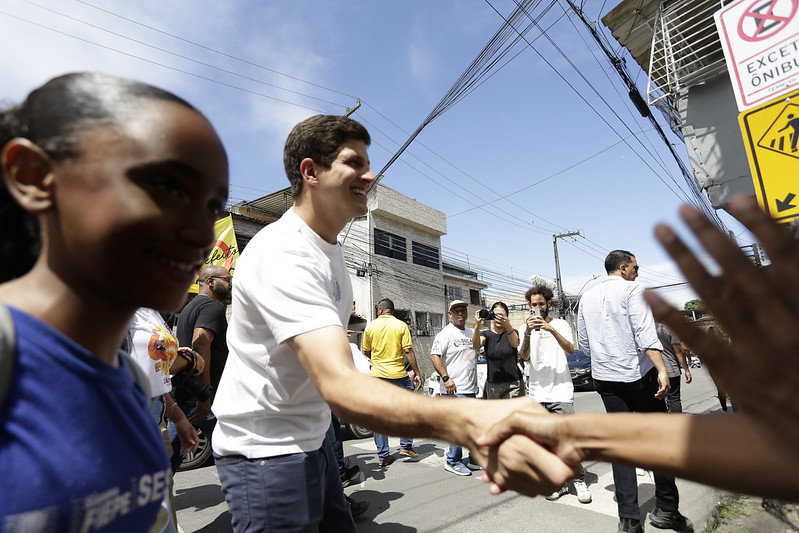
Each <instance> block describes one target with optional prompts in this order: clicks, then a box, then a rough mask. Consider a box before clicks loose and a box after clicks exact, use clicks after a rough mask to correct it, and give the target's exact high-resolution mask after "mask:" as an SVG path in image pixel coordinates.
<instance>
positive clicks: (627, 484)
mask: <svg viewBox="0 0 799 533" xmlns="http://www.w3.org/2000/svg"><path fill="white" fill-rule="evenodd" d="M605 271H606V272H607V273H608V277H607V278H605V279H604V280H603V281H602V283H600V284H599V285H598V286H596V287H594V288H593V289H591V290H590V291H588V292H587V293H586V294H585V295H584V296H583V297H582V299H581V300H580V310H579V313H578V316H577V335H578V339H579V341H580V347H581V348H582V349H583V350H584V351H585V353H586V354H588V355H589V356H590V357H591V370H592V374H593V378H594V383H595V384H596V390H597V392H598V393H599V394H600V396H601V397H602V403H604V405H605V410H606V411H607V412H608V413H614V412H666V402H665V401H664V398H665V397H666V394H667V393H668V391H669V375H668V372H667V370H666V365H665V364H664V363H663V357H662V355H661V351H662V349H663V346H662V345H661V343H660V340H658V336H657V331H656V329H655V321H654V319H653V317H652V312H651V311H650V309H649V306H647V305H646V303H645V302H644V298H643V293H644V288H643V286H641V285H639V284H638V283H636V282H635V278H637V277H638V262H637V261H636V259H635V256H634V255H633V254H631V253H630V252H627V251H624V250H614V251H612V252H610V254H608V256H607V258H605ZM613 482H614V485H615V490H616V501H617V503H618V507H619V519H620V522H619V532H633V533H638V532H643V526H642V524H641V511H640V509H639V507H638V482H637V481H636V476H635V469H634V468H630V467H627V466H618V465H615V464H614V465H613ZM655 499H656V508H655V510H654V512H653V513H652V516H651V517H650V523H651V524H652V525H653V526H655V527H659V528H663V527H665V528H668V529H674V530H676V531H693V526H692V525H691V521H690V520H688V519H687V518H685V517H684V516H683V515H681V514H680V512H679V511H678V506H679V494H678V492H677V485H676V484H675V482H674V478H672V477H667V476H662V475H660V474H655Z"/></svg>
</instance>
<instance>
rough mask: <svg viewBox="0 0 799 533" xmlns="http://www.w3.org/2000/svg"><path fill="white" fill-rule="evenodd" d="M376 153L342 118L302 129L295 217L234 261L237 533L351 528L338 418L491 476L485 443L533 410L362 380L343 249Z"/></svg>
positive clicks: (225, 422) (224, 438) (292, 143)
mask: <svg viewBox="0 0 799 533" xmlns="http://www.w3.org/2000/svg"><path fill="white" fill-rule="evenodd" d="M369 142H370V138H369V133H368V132H367V131H366V129H365V128H364V127H363V126H362V125H360V124H359V123H357V122H355V121H354V120H352V119H349V118H347V117H342V116H334V115H318V116H314V117H311V118H309V119H307V120H305V121H303V122H301V123H299V124H297V125H296V126H295V127H294V129H293V130H292V131H291V133H290V134H289V137H288V139H287V140H286V146H285V149H284V154H283V160H284V165H285V168H286V174H287V176H288V178H289V181H290V182H291V191H292V196H293V197H294V206H293V207H292V208H291V209H290V210H289V211H287V212H286V213H285V214H284V215H283V216H282V217H281V218H280V219H279V220H278V221H277V222H274V223H272V224H270V225H269V226H267V227H265V228H264V229H262V230H261V231H260V232H258V234H257V235H255V237H254V238H253V239H252V240H251V241H250V242H249V244H248V245H247V247H246V248H245V249H244V251H243V252H242V254H241V256H240V257H239V259H238V261H237V264H236V283H235V284H234V286H233V303H232V315H231V318H230V323H229V326H228V331H227V340H228V346H229V349H230V351H229V355H228V359H227V362H226V365H225V370H224V372H223V374H222V378H221V380H220V383H219V388H218V390H217V393H216V396H215V398H214V404H213V412H214V414H215V415H216V417H217V420H218V422H217V425H216V429H215V430H214V433H213V439H212V440H213V449H214V455H215V458H216V467H217V471H218V473H219V479H220V481H221V483H222V489H223V491H224V492H225V499H226V501H227V504H228V508H229V509H230V513H231V518H232V522H233V530H234V531H235V532H236V533H240V532H243V531H248V532H250V531H288V530H292V531H295V530H298V531H299V530H301V531H317V530H326V531H341V532H347V531H355V530H356V528H355V523H354V522H353V520H352V517H351V516H350V512H349V509H348V506H347V503H346V502H345V500H344V493H343V489H342V486H341V479H340V477H339V473H338V468H337V466H336V461H335V458H334V456H333V451H332V448H331V446H330V443H329V442H328V441H326V440H325V434H326V432H327V428H328V426H329V424H330V408H332V409H333V411H334V412H335V413H336V414H337V415H338V416H339V417H341V418H342V419H344V420H346V421H348V422H351V423H355V424H358V425H362V426H366V427H369V428H371V429H372V430H374V431H377V432H379V433H383V434H386V435H397V436H400V435H403V436H406V437H431V438H438V439H446V440H448V441H451V442H456V443H459V444H462V445H467V446H469V447H470V448H471V449H472V452H473V454H475V456H476V458H477V460H478V461H480V462H481V463H482V464H487V463H488V449H487V448H481V447H478V446H477V445H476V441H477V439H478V438H479V437H480V436H482V434H483V433H485V432H486V431H487V430H488V428H489V427H491V425H493V424H494V423H495V422H498V421H499V420H501V419H502V418H504V417H505V416H507V415H508V414H510V413H511V412H513V411H515V410H516V409H519V408H522V407H524V406H527V407H534V403H533V402H532V400H529V399H528V400H526V401H524V400H523V399H516V400H513V401H511V400H508V401H503V402H499V401H497V402H491V405H488V402H480V401H478V400H462V401H460V402H453V403H457V404H460V405H452V404H451V403H449V402H442V401H436V400H434V399H430V398H425V397H424V396H422V395H420V394H414V393H412V392H410V391H408V390H405V389H403V388H401V387H395V386H392V385H390V384H388V383H385V382H384V381H382V380H379V379H374V378H372V377H370V376H365V375H363V374H361V373H360V372H358V371H357V370H356V369H355V366H354V364H353V362H352V353H351V351H350V346H349V342H348V339H347V334H346V327H347V324H348V322H349V317H350V312H351V310H352V302H353V299H352V297H353V292H352V283H351V281H350V272H349V271H348V269H347V265H346V263H345V261H344V256H343V254H342V252H341V245H340V244H339V243H338V241H337V237H338V235H339V233H340V232H341V231H342V230H343V229H344V228H345V227H346V225H347V223H349V221H350V220H351V219H352V218H354V217H357V216H362V215H364V214H366V212H367V191H368V190H369V187H370V186H371V185H372V183H373V182H374V179H375V178H374V175H373V174H372V170H371V168H370V165H369V156H368V154H367V151H366V147H367V145H368V144H369ZM328 404H329V405H328ZM519 438H522V437H519ZM536 447H537V449H539V450H540V452H541V454H543V456H544V457H545V458H546V463H547V474H549V472H550V471H554V472H556V474H555V477H556V479H557V478H560V477H562V480H563V481H565V480H566V479H568V477H569V476H570V474H571V473H572V469H571V468H570V467H568V466H567V465H566V464H564V463H563V462H561V461H560V460H559V459H558V458H557V457H556V456H555V455H553V454H551V453H550V452H548V451H547V450H546V449H544V448H543V447H540V446H537V445H536ZM513 453H514V457H513V460H516V459H518V460H519V461H521V460H523V457H522V455H521V453H520V452H519V453H517V452H513ZM508 460H511V459H508ZM504 466H505V465H503V464H501V463H499V462H493V463H492V465H491V469H490V471H489V473H491V474H493V475H494V476H500V477H505V475H506V474H505V472H503V471H501V470H500V469H501V468H504ZM507 475H508V476H509V479H511V480H512V482H513V483H515V484H516V486H517V487H519V488H520V489H524V490H527V489H528V488H529V487H534V489H533V490H535V491H539V492H543V491H545V490H546V488H549V490H551V489H552V488H553V486H552V484H551V481H550V482H539V481H537V480H536V478H535V477H532V476H523V475H521V474H519V475H518V476H513V475H510V474H507ZM550 480H551V478H550ZM252 494H257V495H258V497H256V498H253V497H252Z"/></svg>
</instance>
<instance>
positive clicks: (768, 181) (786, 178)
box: [738, 91, 799, 222]
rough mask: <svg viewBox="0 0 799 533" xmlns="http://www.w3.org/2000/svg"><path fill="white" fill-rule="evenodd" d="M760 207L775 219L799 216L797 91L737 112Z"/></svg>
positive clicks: (798, 99) (798, 104)
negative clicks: (739, 112)
mask: <svg viewBox="0 0 799 533" xmlns="http://www.w3.org/2000/svg"><path fill="white" fill-rule="evenodd" d="M738 122H739V123H740V125H741V133H742V134H743V139H744V145H745V146H746V153H747V155H748V156H749V167H750V168H751V170H752V179H753V180H754V184H755V193H756V195H757V202H758V204H760V207H761V209H763V210H764V211H766V212H767V213H768V214H769V215H771V217H772V218H774V219H775V220H777V221H779V222H788V221H790V220H792V219H794V218H796V217H799V198H797V196H799V91H795V92H792V93H790V94H788V95H787V96H782V97H780V98H776V99H774V100H772V101H770V102H768V103H766V104H763V105H761V106H759V107H756V108H753V109H750V110H748V111H745V112H743V113H741V114H740V115H738Z"/></svg>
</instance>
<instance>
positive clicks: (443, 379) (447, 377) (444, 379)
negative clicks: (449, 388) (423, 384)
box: [441, 376, 449, 383]
mask: <svg viewBox="0 0 799 533" xmlns="http://www.w3.org/2000/svg"><path fill="white" fill-rule="evenodd" d="M441 381H443V382H444V383H446V382H447V381H449V376H441Z"/></svg>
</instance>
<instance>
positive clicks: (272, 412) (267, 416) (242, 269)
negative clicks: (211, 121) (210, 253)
mask: <svg viewBox="0 0 799 533" xmlns="http://www.w3.org/2000/svg"><path fill="white" fill-rule="evenodd" d="M235 276H236V277H235V281H234V282H233V305H232V313H231V317H230V323H229V325H228V330H227V342H228V348H229V349H230V353H229V354H228V358H227V363H226V364H225V370H224V372H223V373H222V378H221V380H220V382H219V388H218V390H217V393H216V396H215V398H214V404H213V407H212V410H213V413H214V415H216V418H217V420H218V421H217V424H216V429H215V430H214V434H213V439H212V441H213V448H214V451H215V452H216V453H218V454H220V455H234V454H239V455H243V456H245V457H247V458H250V459H253V458H258V457H271V456H275V455H284V454H289V453H299V452H310V451H314V450H318V449H319V448H320V447H321V445H322V441H323V439H324V436H325V433H326V431H327V428H328V427H329V426H330V407H329V406H328V404H327V403H326V402H325V400H324V398H322V395H321V394H320V393H319V391H318V390H317V388H316V386H314V384H313V382H312V381H311V379H310V377H309V376H308V373H307V372H306V370H305V368H304V367H303V366H302V363H300V360H299V358H298V357H297V356H296V354H295V353H294V352H293V351H292V350H291V348H289V346H288V344H286V341H287V340H288V339H290V338H292V337H294V336H296V335H299V334H301V333H307V332H309V331H313V330H316V329H320V328H323V327H328V326H338V327H342V328H345V327H346V324H347V323H348V321H349V317H350V312H351V310H352V283H351V281H350V276H349V273H348V271H347V266H346V264H345V263H344V256H343V255H342V253H341V246H340V244H330V243H328V242H326V241H325V240H324V239H322V238H321V237H320V236H319V235H318V234H317V233H316V232H314V231H313V230H312V229H311V228H310V227H308V225H307V224H306V223H305V222H304V221H303V220H302V219H301V218H299V216H297V215H296V214H295V212H294V210H293V209H292V210H289V211H288V212H286V213H285V214H284V215H283V216H282V217H281V218H280V220H278V221H277V222H274V223H272V224H270V225H269V226H267V227H265V228H264V229H262V230H261V231H259V232H258V233H257V234H256V235H255V237H254V238H253V239H252V240H251V241H250V243H249V244H248V245H247V248H245V249H244V251H243V252H242V254H241V256H240V257H239V259H238V261H237V264H236V274H235Z"/></svg>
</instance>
